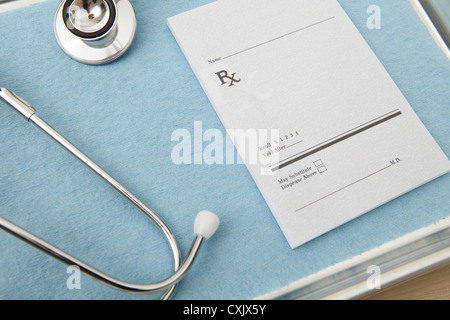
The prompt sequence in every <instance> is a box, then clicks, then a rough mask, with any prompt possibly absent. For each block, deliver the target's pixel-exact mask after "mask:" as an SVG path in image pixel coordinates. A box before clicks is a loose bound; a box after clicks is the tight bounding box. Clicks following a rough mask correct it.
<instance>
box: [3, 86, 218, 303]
mask: <svg viewBox="0 0 450 320" xmlns="http://www.w3.org/2000/svg"><path fill="white" fill-rule="evenodd" d="M0 98H1V99H2V100H3V101H5V102H6V103H7V104H9V105H10V106H11V107H13V108H14V109H15V110H16V111H18V112H19V113H21V114H22V115H23V116H24V117H25V118H26V119H27V120H28V121H31V122H33V123H34V124H35V125H37V126H38V127H39V128H40V129H42V130H43V131H44V132H45V133H47V134H48V135H49V136H50V137H52V138H53V139H54V140H55V141H57V142H58V143H59V144H60V145H61V146H63V147H64V148H65V149H66V150H67V151H69V152H70V153H71V154H72V155H74V156H75V157H76V158H77V159H79V160H80V161H81V162H82V163H83V164H85V165H86V166H87V167H89V168H90V169H91V170H92V171H94V172H95V173H96V174H97V175H99V176H100V177H101V178H102V179H103V180H105V181H106V182H107V183H108V184H110V185H111V186H112V187H113V188H114V189H116V190H117V191H118V192H119V193H120V194H121V195H122V196H124V197H125V198H126V199H127V200H129V201H130V202H131V203H132V204H133V205H134V206H136V207H137V208H138V209H139V210H141V211H142V212H143V213H144V214H145V215H146V216H147V217H148V218H149V219H150V220H151V221H152V222H153V223H155V224H156V226H157V227H158V228H159V229H160V230H161V232H162V233H163V234H164V236H165V237H166V239H167V241H168V243H169V245H170V248H171V250H172V253H173V260H174V274H173V275H172V276H170V277H169V278H167V279H166V280H163V281H161V282H158V283H155V284H148V285H139V284H130V283H126V282H123V281H120V280H117V279H115V278H112V277H110V276H108V275H106V274H105V273H103V272H101V271H99V270H97V269H95V268H93V267H91V266H89V265H87V264H85V263H83V262H82V261H80V260H78V259H76V258H75V257H73V256H71V255H70V254H68V253H66V252H64V251H62V250H60V249H58V248H56V247H54V246H53V245H51V244H49V243H47V242H46V241H44V240H42V239H40V238H38V237H36V236H35V235H33V234H31V233H29V232H28V231H26V230H24V229H22V228H21V227H19V226H17V225H15V224H13V223H11V222H9V221H8V220H6V219H4V218H2V217H0V228H2V229H4V230H5V231H7V232H9V233H11V234H13V235H15V236H17V237H19V238H20V239H22V240H24V241H26V242H28V243H30V244H32V245H34V246H35V247H37V248H39V249H41V250H43V251H44V252H46V253H48V254H50V255H52V256H54V257H55V258H58V259H59V260H61V261H63V262H65V263H67V264H70V265H76V266H78V267H79V268H80V270H81V271H83V272H85V273H86V274H88V275H90V276H92V277H93V278H95V279H98V280H100V281H102V282H104V283H106V284H109V285H111V286H113V287H116V288H119V289H123V290H126V291H131V292H135V293H153V292H158V291H162V290H166V291H165V292H164V294H163V296H162V297H161V299H164V300H165V299H169V298H170V297H171V296H172V295H173V292H174V290H175V287H176V284H177V283H178V281H180V280H181V279H182V278H183V277H184V275H185V274H186V272H187V271H188V270H189V269H190V267H191V265H192V263H193V262H194V260H195V257H196V255H197V253H198V251H199V249H200V247H201V244H202V242H203V240H206V239H208V238H209V237H211V236H212V235H213V234H214V233H215V231H216V230H217V228H218V226H219V219H218V218H217V216H215V215H214V214H213V213H211V212H207V211H202V212H200V214H199V215H198V216H197V219H196V221H195V230H194V233H195V240H194V242H193V244H192V246H191V249H190V250H189V253H188V256H187V258H186V260H185V261H184V263H183V264H182V265H181V266H180V264H181V253H180V250H179V248H178V245H177V243H176V240H175V237H174V235H173V234H172V232H171V231H170V229H169V228H168V227H167V226H166V224H165V223H164V222H163V221H162V220H161V218H160V217H158V215H157V214H156V213H155V212H153V210H151V209H150V208H149V207H147V206H146V205H145V204H144V203H143V202H142V201H140V200H139V199H138V198H137V197H136V196H135V195H133V194H132V193H131V192H130V191H128V190H127V189H126V188H125V187H124V186H122V185H121V184H120V183H119V182H117V181H116V180H115V179H114V178H113V177H111V176H110V175H109V174H108V173H107V172H106V171H104V170H103V169H102V168H100V167H99V166H98V165H97V164H96V163H95V162H94V161H92V160H91V159H89V158H88V157H87V156H86V155H85V154H84V153H82V152H81V151H80V150H78V149H77V148H76V147H75V146H74V145H73V144H71V143H70V142H69V141H68V140H66V139H65V138H64V137H63V136H62V135H60V134H59V133H58V132H57V131H56V130H54V129H53V128H52V127H50V126H49V125H48V124H47V123H46V122H45V121H44V120H42V119H41V118H39V117H38V116H37V115H36V114H35V112H36V110H35V109H34V108H33V107H31V105H29V104H28V103H27V102H25V101H24V100H23V99H21V98H20V97H19V96H17V95H16V94H14V93H13V92H11V91H9V90H7V89H5V88H1V87H0Z"/></svg>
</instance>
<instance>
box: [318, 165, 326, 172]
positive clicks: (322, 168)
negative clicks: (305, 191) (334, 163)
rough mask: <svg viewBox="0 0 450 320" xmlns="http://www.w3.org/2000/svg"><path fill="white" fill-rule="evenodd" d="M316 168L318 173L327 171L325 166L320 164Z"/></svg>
mask: <svg viewBox="0 0 450 320" xmlns="http://www.w3.org/2000/svg"><path fill="white" fill-rule="evenodd" d="M317 170H318V171H319V173H324V172H325V171H327V167H325V166H320V167H318V168H317Z"/></svg>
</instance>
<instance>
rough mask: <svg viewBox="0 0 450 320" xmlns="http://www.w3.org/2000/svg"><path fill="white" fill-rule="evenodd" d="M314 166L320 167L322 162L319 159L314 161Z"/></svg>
mask: <svg viewBox="0 0 450 320" xmlns="http://www.w3.org/2000/svg"><path fill="white" fill-rule="evenodd" d="M314 165H315V166H316V167H317V168H318V167H320V166H323V162H322V160H321V159H319V160H317V161H314Z"/></svg>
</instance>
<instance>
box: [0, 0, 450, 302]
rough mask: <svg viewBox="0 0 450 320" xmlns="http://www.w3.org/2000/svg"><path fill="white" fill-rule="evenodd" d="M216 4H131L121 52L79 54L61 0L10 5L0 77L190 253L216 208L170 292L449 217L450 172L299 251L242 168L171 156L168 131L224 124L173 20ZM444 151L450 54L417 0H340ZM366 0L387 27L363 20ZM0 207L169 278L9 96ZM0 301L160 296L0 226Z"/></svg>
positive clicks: (112, 203)
mask: <svg viewBox="0 0 450 320" xmlns="http://www.w3.org/2000/svg"><path fill="white" fill-rule="evenodd" d="M208 2H210V1H208V0H189V1H187V0H171V1H166V0H135V1H132V3H133V5H134V6H135V10H136V14H137V18H138V32H137V36H136V39H135V42H134V44H133V46H132V47H131V48H130V50H129V51H128V52H127V53H126V54H125V55H124V56H123V57H122V58H121V59H120V60H118V61H116V62H114V63H112V64H108V65H104V66H87V65H83V64H80V63H77V62H75V61H73V60H71V59H70V58H69V57H68V56H67V55H65V54H64V53H63V52H62V51H61V49H60V48H59V46H58V44H57V42H56V40H55V38H54V35H53V17H54V13H55V10H56V7H57V5H58V3H59V1H57V0H48V1H47V2H44V3H40V4H36V5H32V6H30V7H26V8H22V9H18V10H15V11H12V12H7V13H3V14H1V15H0V85H1V86H4V87H6V88H8V89H10V90H13V91H15V92H16V93H18V94H19V95H21V96H22V97H23V98H24V99H26V100H27V101H29V102H30V103H31V104H32V105H33V106H34V107H35V108H36V109H37V114H38V115H39V116H40V117H41V118H43V119H44V120H46V121H47V122H48V123H49V124H50V125H52V126H53V127H54V128H55V129H57V130H58V131H59V132H60V133H62V134H63V135H64V136H65V137H67V138H68V139H69V140H70V141H71V142H73V143H74V144H75V145H76V146H78V147H79V148H80V149H81V150H82V151H83V152H85V153H86V154H87V155H89V156H90V157H92V159H93V160H94V161H96V162H97V163H98V164H99V165H100V166H102V167H103V168H104V169H105V170H106V171H108V172H109V173H110V174H111V175H112V176H113V177H115V178H116V179H117V180H118V181H120V182H121V183H123V184H124V185H125V186H126V187H128V188H129V189H130V190H131V191H132V192H134V193H135V194H136V195H137V196H138V197H140V198H141V200H143V201H144V202H145V203H147V204H148V205H149V206H150V207H151V208H153V209H155V211H156V212H158V213H159V215H160V216H161V217H162V218H163V219H164V220H165V221H166V222H167V224H168V225H169V227H170V228H171V229H172V231H173V233H174V234H175V236H176V237H177V239H178V243H179V245H180V247H181V250H182V252H183V254H184V255H185V254H186V251H187V250H188V248H189V246H190V244H191V241H192V239H193V235H192V233H193V231H192V224H193V220H194V218H195V216H196V214H197V212H198V211H200V210H203V209H206V210H211V211H214V212H216V213H217V214H218V215H219V216H220V217H221V220H222V224H221V227H220V229H219V231H218V233H217V234H216V235H215V236H214V237H213V238H211V239H210V240H209V241H208V242H207V243H206V244H205V246H204V248H203V250H202V251H201V252H200V254H199V257H198V260H197V262H196V263H195V265H194V266H193V268H192V270H191V272H190V273H189V274H188V276H187V277H186V278H185V279H184V280H183V281H182V282H181V283H180V285H179V287H178V289H177V292H176V295H175V296H174V298H176V299H250V298H253V297H255V296H258V295H260V294H264V293H267V292H270V291H272V290H275V289H277V288H279V287H281V286H284V285H287V284H289V283H291V282H292V281H295V280H297V279H299V278H302V277H304V276H307V275H310V274H312V273H315V272H317V271H319V270H321V269H323V268H325V267H328V266H330V265H333V264H335V263H337V262H340V261H343V260H345V259H347V258H350V257H352V256H354V255H357V254H360V253H362V252H364V251H366V250H369V249H372V248H374V247H376V246H379V245H381V244H382V243H384V242H386V241H389V240H393V239H395V238H397V237H399V236H402V235H404V234H406V233H409V232H411V231H414V230H416V229H418V228H420V227H424V226H427V225H429V224H432V223H434V222H436V221H438V220H440V219H442V218H444V217H447V216H448V215H449V212H450V210H449V209H450V197H449V195H450V194H449V190H450V178H449V176H448V175H446V176H444V177H441V178H439V179H437V180H435V181H432V182H430V183H428V184H426V185H425V186H423V187H420V188H418V189H416V190H414V191H412V192H410V193H408V194H406V195H404V196H402V197H401V198H398V199H396V200H394V201H392V202H390V203H388V204H386V205H383V206H382V207H380V208H378V209H376V210H373V211H372V212H370V213H368V214H366V215H364V216H362V217H360V218H358V219H356V220H354V221H352V222H350V223H347V224H345V225H344V226H342V227H340V228H338V229H335V230H333V231H331V232H329V233H327V234H325V235H324V236H322V237H320V238H318V239H316V240H314V241H312V242H309V243H307V244H306V245H304V246H302V247H300V248H298V249H296V250H291V249H290V247H289V245H288V244H287V242H286V240H285V238H284V236H283V234H282V233H281V231H280V229H279V228H278V225H277V223H276V222H275V219H274V218H273V216H272V213H271V212H270V210H269V209H268V207H267V205H266V203H265V202H264V200H263V198H262V196H261V194H260V192H259V191H258V189H257V187H256V185H255V184H254V182H253V180H252V178H251V177H250V174H249V173H248V171H247V169H246V167H245V166H244V165H239V164H236V165H205V164H204V165H181V166H177V165H175V164H173V163H172V161H171V151H172V148H173V147H174V146H175V145H176V142H172V141H171V135H172V132H173V131H174V130H175V129H177V128H185V129H188V130H189V131H191V132H193V126H194V121H202V122H203V129H204V130H206V129H211V128H218V129H220V130H221V131H222V132H223V133H224V134H225V130H224V129H223V127H222V124H221V123H220V121H219V119H218V117H217V115H216V114H215V112H214V110H213V108H212V106H211V105H210V103H209V101H208V99H207V97H206V95H205V94H204V92H203V90H202V88H201V87H200V85H199V83H198V82H197V80H196V78H195V76H194V74H193V72H192V70H191V69H190V67H189V65H188V63H187V62H186V60H185V58H184V56H183V54H182V52H181V50H180V49H179V47H178V46H177V43H176V42H175V40H174V38H173V37H172V34H171V33H170V31H169V29H168V27H167V25H166V19H167V18H168V17H170V16H173V15H175V14H178V13H181V12H184V11H186V10H189V9H192V8H195V7H198V6H200V5H203V4H205V3H208ZM339 2H340V3H341V5H342V6H343V8H344V9H345V10H346V11H347V13H348V15H349V16H350V18H351V19H352V20H353V22H354V23H355V25H356V26H357V27H358V29H359V30H360V32H361V33H362V35H363V36H364V37H365V39H366V40H367V42H368V43H369V45H370V46H371V47H372V49H373V50H374V52H375V53H376V54H377V56H378V57H379V59H380V60H381V62H382V63H383V64H384V66H385V67H386V69H387V70H388V72H389V73H390V74H391V76H392V77H393V79H394V81H395V82H396V83H397V85H398V86H399V88H400V90H401V91H402V92H403V94H404V95H405V96H406V98H407V99H408V101H409V102H410V104H411V105H412V107H413V109H414V110H415V111H416V112H417V114H418V115H419V117H420V118H421V120H422V121H423V122H424V124H425V125H426V126H427V128H428V129H429V131H430V132H431V134H432V135H433V136H434V138H435V139H436V140H437V142H438V143H439V145H440V146H441V147H442V148H443V150H444V152H445V153H446V154H447V155H448V154H449V152H450V141H449V137H450V130H449V126H448V123H449V120H450V97H449V92H450V82H449V79H450V63H449V61H448V60H447V58H446V57H445V55H444V53H443V52H441V51H440V49H439V48H438V47H437V45H436V44H435V43H434V41H433V40H432V38H431V37H430V35H429V34H428V32H427V30H426V28H425V26H424V25H422V23H421V22H420V19H419V18H418V17H417V15H416V14H415V12H414V10H413V9H412V8H411V6H410V4H409V1H408V0H398V1H391V0H370V1H369V0H340V1H339ZM370 5H378V6H379V7H380V8H381V18H382V20H381V23H382V24H381V29H380V30H370V29H368V28H367V26H366V21H367V18H368V17H369V15H368V14H367V13H366V10H367V8H368V7H369V6H370ZM0 139H1V140H0V141H1V143H0V215H1V216H2V217H5V218H6V219H8V220H10V221H12V222H14V223H17V224H18V225H20V226H22V227H23V228H25V229H27V230H29V231H30V232H32V233H34V234H36V235H40V236H42V237H43V238H44V239H45V240H47V241H49V242H50V243H52V244H55V245H56V246H58V247H60V248H61V249H63V250H67V251H69V252H70V253H71V254H73V255H74V256H76V257H78V258H80V259H81V260H83V261H85V262H87V263H91V264H93V265H94V266H96V267H97V268H99V269H101V270H104V271H105V272H107V273H109V274H111V275H114V276H116V277H119V278H121V279H122V280H126V281H129V282H137V283H147V282H153V281H157V280H160V279H161V278H162V277H165V276H167V275H169V274H170V273H171V269H172V259H171V253H170V251H169V248H168V246H167V244H166V242H165V239H164V237H163V236H162V235H161V234H160V233H159V232H158V230H157V229H156V228H155V227H154V226H153V225H152V224H151V223H150V222H149V221H148V220H147V218H145V217H144V215H142V214H141V213H140V212H139V211H138V210H136V209H135V208H134V207H133V206H132V205H131V204H129V203H127V202H126V200H125V199H123V198H122V197H120V195H118V194H117V193H116V192H115V191H114V190H112V189H111V188H110V187H108V186H107V185H106V184H105V183H104V182H103V181H101V180H100V179H99V178H98V177H97V176H95V175H94V174H93V173H92V172H90V171H89V170H88V169H87V168H85V167H84V166H83V165H82V164H81V163H79V162H78V161H77V160H76V159H74V158H73V157H72V156H71V155H70V154H68V153H67V152H66V151H65V150H63V149H62V148H61V147H60V146H58V145H57V144H56V143H55V142H53V141H51V139H49V138H48V137H47V136H46V135H45V134H44V133H42V132H41V131H40V130H39V129H38V128H37V127H35V126H33V125H32V124H29V123H26V122H25V121H24V119H23V118H21V117H20V116H18V115H17V114H16V113H15V112H14V111H12V110H11V109H10V108H8V107H7V106H6V105H4V104H3V103H0ZM0 270H1V272H0V299H155V298H157V296H154V295H133V294H129V293H125V292H122V291H118V290H115V289H112V288H110V287H108V286H106V285H104V284H101V283H98V282H97V281H95V280H92V279H91V278H89V277H88V276H82V277H81V289H80V290H69V289H68V288H67V286H66V280H67V279H68V277H69V276H70V274H68V273H66V270H67V267H66V266H65V265H64V264H63V263H60V262H59V261H56V260H54V259H53V258H51V257H49V256H47V255H45V254H44V253H41V252H40V251H38V250H36V249H35V248H33V247H31V246H29V245H28V244H25V243H23V242H22V241H20V240H18V239H16V238H14V237H12V236H11V235H9V234H7V233H5V232H3V231H0Z"/></svg>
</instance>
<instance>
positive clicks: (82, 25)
mask: <svg viewBox="0 0 450 320" xmlns="http://www.w3.org/2000/svg"><path fill="white" fill-rule="evenodd" d="M110 14H111V12H110V10H109V6H108V4H107V3H106V1H104V0H74V1H73V2H72V4H71V5H70V7H69V12H68V15H69V20H70V23H71V25H72V26H73V27H74V28H76V29H77V30H80V31H82V32H86V33H93V32H96V31H100V30H101V29H103V28H104V27H105V26H106V24H107V23H108V20H109V17H110Z"/></svg>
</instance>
